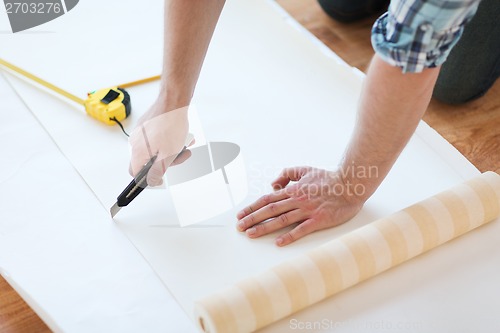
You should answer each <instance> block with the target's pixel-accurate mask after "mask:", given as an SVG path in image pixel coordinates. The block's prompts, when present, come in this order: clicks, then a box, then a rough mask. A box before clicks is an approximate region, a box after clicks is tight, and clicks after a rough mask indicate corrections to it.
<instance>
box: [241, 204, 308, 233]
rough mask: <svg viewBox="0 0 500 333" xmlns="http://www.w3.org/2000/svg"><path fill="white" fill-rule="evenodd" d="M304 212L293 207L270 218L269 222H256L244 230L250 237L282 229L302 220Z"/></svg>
mask: <svg viewBox="0 0 500 333" xmlns="http://www.w3.org/2000/svg"><path fill="white" fill-rule="evenodd" d="M305 215H306V213H305V212H304V211H302V210H300V209H295V210H292V211H289V212H286V213H284V214H281V215H280V216H278V217H276V218H274V219H272V220H270V221H269V222H264V223H260V224H256V225H254V226H253V227H251V228H249V229H247V230H246V234H247V236H248V237H250V238H257V237H260V236H263V235H267V234H269V233H271V232H274V231H276V230H279V229H283V228H285V227H288V226H289V225H292V224H294V223H297V222H301V221H304V218H305Z"/></svg>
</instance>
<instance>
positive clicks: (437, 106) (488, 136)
mask: <svg viewBox="0 0 500 333" xmlns="http://www.w3.org/2000/svg"><path fill="white" fill-rule="evenodd" d="M277 2H278V3H279V4H280V5H281V6H282V7H283V8H284V9H285V10H287V11H288V12H289V13H290V14H291V15H292V16H293V17H294V18H295V19H296V20H297V21H298V22H299V23H300V24H302V25H303V26H304V27H306V28H307V29H308V30H309V31H310V32H311V33H313V34H314V35H315V36H316V37H317V38H319V39H320V40H321V41H322V42H323V43H325V44H326V45H327V46H328V47H329V48H330V49H332V50H333V51H334V52H335V53H337V54H338V55H339V56H340V57H341V58H343V59H344V60H345V61H346V62H347V63H348V64H349V65H351V66H354V67H357V68H359V69H360V70H362V71H364V72H366V69H367V68H368V64H369V62H370V59H371V58H372V56H373V54H374V52H373V48H372V46H371V42H370V32H371V27H372V25H373V23H374V22H375V20H376V18H377V15H375V16H372V17H370V18H366V19H363V20H361V21H358V22H353V23H347V24H346V23H339V22H336V21H334V20H332V19H331V18H330V17H329V16H328V15H326V14H325V13H324V12H323V10H322V9H321V7H320V6H319V5H318V3H317V1H316V0H277ZM424 120H425V121H426V122H427V123H428V124H429V125H430V126H431V127H432V128H434V129H435V130H436V131H437V132H438V133H439V134H441V135H442V136H443V137H444V138H445V139H446V140H448V142H450V143H451V144H452V145H453V146H454V147H455V148H457V149H458V150H459V151H460V152H461V153H462V154H463V155H464V156H465V157H466V158H467V159H468V160H469V161H471V162H472V164H474V165H475V166H476V167H477V168H478V169H479V170H480V171H482V172H484V171H487V170H492V171H496V172H498V173H500V80H497V81H496V82H495V84H494V86H493V87H492V88H491V89H490V91H488V93H487V94H486V95H485V96H483V97H481V98H479V99H477V100H475V101H472V102H469V103H466V104H463V105H447V104H444V103H440V102H438V101H436V100H433V101H432V102H431V103H430V105H429V108H428V109H427V113H426V114H425V116H424Z"/></svg>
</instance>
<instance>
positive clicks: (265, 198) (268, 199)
mask: <svg viewBox="0 0 500 333" xmlns="http://www.w3.org/2000/svg"><path fill="white" fill-rule="evenodd" d="M260 200H261V202H262V204H264V205H267V204H268V203H270V202H271V196H270V195H269V194H266V195H264V196H263V197H262V198H261V199H260Z"/></svg>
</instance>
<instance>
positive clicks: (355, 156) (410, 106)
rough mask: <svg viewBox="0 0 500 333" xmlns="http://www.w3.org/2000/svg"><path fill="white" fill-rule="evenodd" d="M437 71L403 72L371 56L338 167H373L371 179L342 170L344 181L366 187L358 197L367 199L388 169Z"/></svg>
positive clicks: (420, 113) (422, 109)
mask: <svg viewBox="0 0 500 333" xmlns="http://www.w3.org/2000/svg"><path fill="white" fill-rule="evenodd" d="M438 74H439V67H438V68H428V69H425V70H424V71H423V72H422V73H418V74H411V73H407V74H403V73H401V69H400V68H397V67H393V66H390V65H388V64H387V63H386V62H384V61H383V60H382V59H380V58H379V57H378V56H377V55H375V56H374V57H373V59H372V62H371V64H370V67H369V69H368V73H367V76H366V80H365V82H364V87H363V91H362V94H361V99H360V104H359V110H358V119H357V123H356V127H355V130H354V133H353V136H352V138H351V141H350V143H349V145H348V147H347V150H346V154H345V157H344V160H343V162H342V164H341V169H342V170H348V168H353V167H354V168H355V169H358V170H359V169H360V168H363V169H365V170H369V168H370V167H376V169H377V177H372V179H370V178H365V179H356V178H352V172H351V173H349V172H345V173H344V174H345V175H346V177H345V179H344V180H345V181H346V182H351V183H352V184H354V185H355V184H362V185H363V186H364V187H365V188H366V193H365V194H364V195H363V196H362V197H361V198H358V199H361V200H363V201H365V200H367V199H368V197H369V196H371V195H372V194H373V192H375V190H376V189H377V188H378V186H379V185H380V183H382V181H383V180H384V178H385V176H386V175H387V173H388V172H389V170H390V169H391V168H392V166H393V164H394V162H395V161H396V159H397V158H398V156H399V154H400V153H401V151H402V150H403V148H404V147H405V146H406V144H407V142H408V140H409V139H410V137H411V136H412V135H413V133H414V131H415V129H416V127H417V125H418V122H419V121H420V119H421V118H422V117H423V115H424V113H425V110H426V109H427V106H428V105H429V101H430V99H431V96H432V90H433V88H434V85H435V83H436V79H437V77H438ZM360 174H362V173H360ZM365 174H368V172H366V173H365ZM372 175H375V174H374V173H373V172H372Z"/></svg>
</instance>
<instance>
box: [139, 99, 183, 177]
mask: <svg viewBox="0 0 500 333" xmlns="http://www.w3.org/2000/svg"><path fill="white" fill-rule="evenodd" d="M165 110H168V109H167V108H166V105H165V104H163V103H160V102H156V103H155V104H153V106H152V107H151V108H150V109H149V111H148V112H146V113H145V114H144V115H143V116H142V117H141V118H140V119H139V122H138V125H137V127H136V128H135V129H134V131H133V132H132V134H131V135H130V138H129V143H130V145H131V148H132V156H131V160H130V168H129V172H130V174H131V175H132V176H135V175H136V174H137V173H138V172H139V171H140V170H141V169H142V167H143V166H144V164H146V163H147V162H148V161H149V160H150V159H151V157H153V156H155V155H157V158H156V161H155V163H154V164H153V166H152V167H151V169H150V170H149V173H148V176H147V183H148V185H150V186H158V185H161V184H162V183H163V175H164V174H165V172H166V171H167V168H168V167H169V166H170V165H172V164H178V163H181V162H182V161H184V160H185V159H187V158H189V156H190V152H189V151H183V148H184V147H185V146H187V145H190V144H192V142H190V143H187V142H186V139H187V137H188V130H189V123H188V117H187V110H188V107H183V108H179V109H175V110H171V111H168V112H166V111H165ZM181 152H182V153H181Z"/></svg>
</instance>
